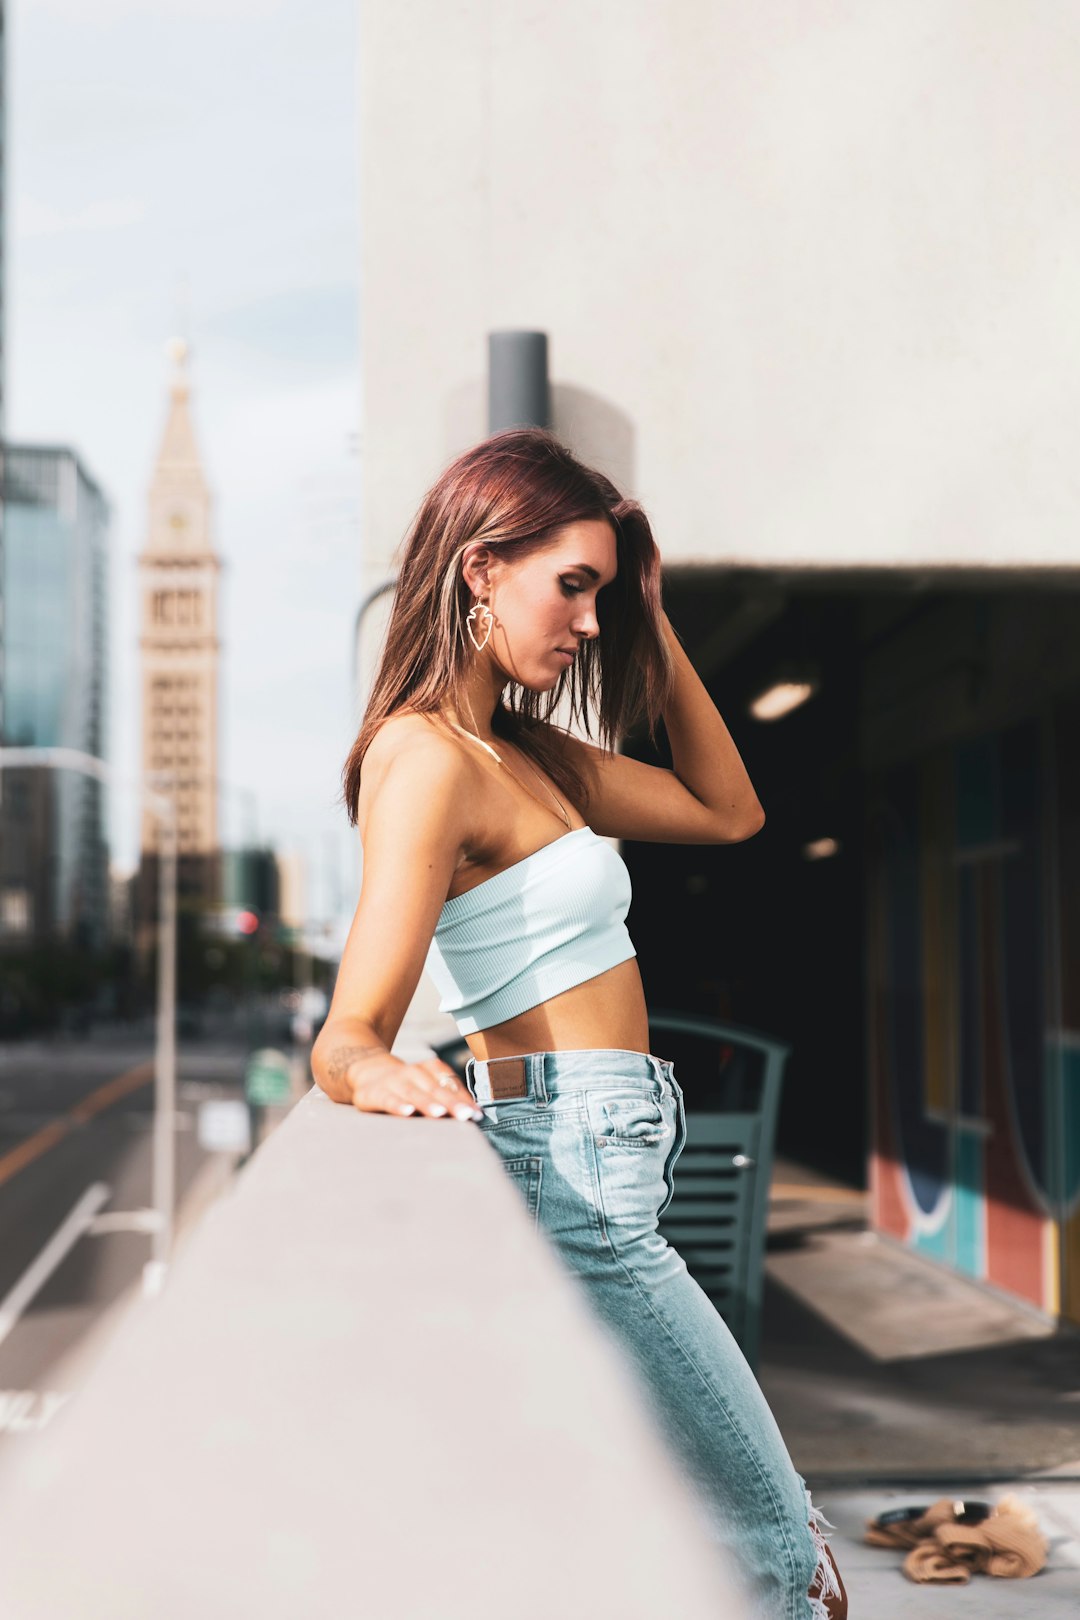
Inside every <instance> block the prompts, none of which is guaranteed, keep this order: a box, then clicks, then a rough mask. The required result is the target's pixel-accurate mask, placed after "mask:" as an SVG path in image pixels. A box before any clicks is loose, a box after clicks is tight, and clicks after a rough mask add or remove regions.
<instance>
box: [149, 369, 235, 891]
mask: <svg viewBox="0 0 1080 1620" xmlns="http://www.w3.org/2000/svg"><path fill="white" fill-rule="evenodd" d="M169 353H170V355H171V357H172V359H173V362H174V366H175V369H174V373H173V378H172V383H171V386H170V390H169V410H168V416H167V418H166V423H165V432H164V435H163V438H162V441H161V449H160V451H159V453H158V459H157V465H156V467H155V469H154V474H153V478H152V480H151V484H150V495H149V514H148V527H147V535H146V544H145V545H144V547H143V550H142V552H141V553H140V555H139V577H140V586H139V619H140V637H139V647H140V651H141V665H142V671H141V683H140V684H141V691H142V756H143V757H142V769H143V772H144V773H152V772H158V771H163V772H166V773H168V778H167V781H163V783H162V791H164V792H166V793H168V794H169V795H170V796H171V797H172V800H173V803H174V805H175V808H176V818H177V819H176V824H177V840H178V842H177V848H178V852H179V856H180V867H179V877H180V888H181V893H183V894H189V895H192V896H195V897H198V898H201V899H203V900H205V901H212V900H215V899H216V898H217V897H218V896H217V889H218V878H217V864H218V818H217V792H218V785H219V784H218V655H219V652H220V648H221V643H220V642H219V640H218V633H217V582H218V573H219V571H220V569H221V561H220V559H219V558H218V556H217V555H216V553H215V551H214V548H213V543H212V539H211V533H210V490H209V488H208V486H207V482H206V478H205V476H204V473H203V468H202V462H201V460H200V457H199V453H198V450H197V448H196V444H195V434H194V430H193V428H192V423H191V415H190V411H189V408H188V399H189V394H190V389H189V382H188V373H187V357H188V348H187V344H186V343H184V342H183V341H182V340H180V339H175V340H174V341H173V342H172V343H170V345H169ZM141 843H142V855H143V861H142V866H143V871H144V873H148V872H149V871H150V870H151V869H152V868H153V867H154V866H155V865H156V860H155V857H156V855H157V852H158V850H159V849H160V846H161V840H160V824H159V822H158V820H157V818H156V817H154V816H152V815H151V814H150V813H149V812H146V813H144V816H143V823H142V834H141ZM144 893H145V891H144ZM145 897H146V901H147V903H148V904H152V902H151V900H150V896H149V894H146V896H145ZM144 915H145V913H144Z"/></svg>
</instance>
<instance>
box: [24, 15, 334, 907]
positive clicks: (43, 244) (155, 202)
mask: <svg viewBox="0 0 1080 1620" xmlns="http://www.w3.org/2000/svg"><path fill="white" fill-rule="evenodd" d="M357 10H358V6H357V0H302V3H301V0H94V3H93V4H87V0H7V64H6V99H7V108H6V132H5V133H6V154H7V166H6V197H7V205H6V221H5V229H6V240H5V261H6V262H5V284H6V309H5V324H6V331H5V338H6V351H7V364H6V377H5V383H6V392H7V423H6V430H7V437H8V439H9V441H10V442H12V443H15V444H19V443H23V444H26V443H47V444H64V445H68V446H70V447H71V448H72V449H74V450H75V451H76V452H77V453H78V455H79V457H80V458H81V460H82V462H83V464H84V466H85V468H86V470H87V472H88V473H89V475H90V476H91V477H92V478H93V479H94V481H95V482H96V483H97V484H98V485H99V486H100V487H101V489H102V490H103V492H104V494H105V496H106V498H107V500H108V501H109V503H110V506H111V510H112V529H111V562H110V575H111V580H110V614H111V623H110V645H109V658H110V664H111V667H110V709H109V737H108V742H107V753H108V756H109V759H110V761H111V763H112V764H113V765H114V766H115V767H116V768H117V770H119V771H121V772H122V773H123V774H124V775H131V774H133V773H135V772H136V771H137V770H138V769H139V766H140V760H139V747H140V744H139V724H140V716H139V694H138V678H137V677H138V664H137V636H138V625H137V619H136V589H137V580H136V567H135V557H136V554H137V553H138V551H139V549H140V548H141V546H142V545H143V543H144V540H145V521H146V498H147V491H148V487H149V482H150V477H151V474H152V471H153V466H154V461H155V458H156V455H157V451H158V446H159V443H160V439H161V434H162V431H163V429H164V424H165V414H166V407H167V399H168V383H169V377H170V370H171V367H170V363H169V361H168V360H167V358H166V354H165V345H166V343H167V341H168V339H169V338H170V337H172V336H173V335H175V334H176V333H177V332H180V333H182V334H183V335H185V336H186V337H187V338H188V339H189V341H190V343H191V346H192V354H191V360H190V366H189V370H190V374H191V385H192V394H191V409H192V416H193V420H194V425H195V433H196V438H197V441H198V444H199V448H200V452H201V455H202V459H203V464H204V467H205V470H206V473H207V477H208V481H209V484H210V488H211V491H212V495H213V501H214V506H213V512H212V533H213V537H214V541H215V544H216V547H217V550H218V552H219V554H220V555H221V557H222V558H223V561H224V564H225V567H224V570H223V573H222V576H221V600H220V610H219V611H220V619H219V634H220V637H221V640H222V643H223V646H222V655H221V656H222V663H221V670H220V675H221V684H220V689H219V700H220V706H221V707H220V727H221V730H220V756H219V771H220V774H221V776H222V778H224V780H225V782H226V783H228V784H229V786H228V787H227V788H225V789H224V790H223V794H222V798H221V802H220V815H221V823H220V825H221V830H222V834H223V841H224V842H226V843H230V844H231V843H235V842H239V841H240V840H241V838H242V836H243V833H244V829H245V825H246V822H245V816H246V815H247V813H248V807H249V806H250V802H251V795H252V794H254V798H255V809H256V816H257V830H258V834H259V837H260V840H264V841H269V842H272V843H273V844H274V845H275V846H276V847H278V848H282V849H289V850H296V851H299V852H300V853H301V854H303V856H304V858H305V861H306V865H307V869H308V872H309V875H310V889H309V908H310V913H311V915H312V917H314V918H317V919H320V920H322V919H327V918H329V917H331V916H332V915H336V916H337V918H338V927H339V929H340V927H341V925H342V921H343V919H345V918H347V916H348V915H351V911H352V908H353V905H354V903H355V896H354V895H353V894H352V893H351V890H352V886H353V884H354V882H355V876H354V874H355V871H356V859H357V853H358V844H357V841H356V835H355V833H354V832H353V830H352V829H350V828H349V826H348V823H347V821H346V818H345V812H344V810H343V809H342V808H341V807H340V806H339V805H338V803H337V796H338V793H339V791H340V773H341V766H342V762H343V760H344V757H345V754H346V753H347V751H348V748H349V744H350V742H351V740H352V735H353V733H354V731H355V720H356V712H355V706H354V703H353V699H352V694H351V691H350V658H351V642H352V625H353V620H354V616H355V611H356V605H357V602H358V599H359V591H360V551H359V546H360V537H359V516H358V513H359V488H358V486H359V459H358V451H359V442H358V422H359V356H358V341H359V339H358V327H359V312H358V307H357V279H358V268H359V224H358V134H357V128H358V120H357V107H356V80H357V74H356V49H357ZM110 831H111V840H112V846H113V848H112V857H113V860H114V861H115V862H117V863H118V864H120V865H122V866H126V867H131V866H133V865H134V864H135V861H136V860H137V855H138V850H137V817H136V812H135V805H134V800H133V799H132V797H131V796H130V795H127V796H123V795H120V794H116V793H114V794H113V795H112V803H111V805H110Z"/></svg>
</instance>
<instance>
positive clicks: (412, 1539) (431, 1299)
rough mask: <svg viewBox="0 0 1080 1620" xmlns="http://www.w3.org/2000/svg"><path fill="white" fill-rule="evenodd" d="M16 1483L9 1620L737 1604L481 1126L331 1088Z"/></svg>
mask: <svg viewBox="0 0 1080 1620" xmlns="http://www.w3.org/2000/svg"><path fill="white" fill-rule="evenodd" d="M38 1439H39V1442H40V1443H36V1444H35V1446H34V1449H33V1452H32V1453H30V1454H29V1458H28V1460H26V1458H25V1456H24V1460H23V1461H22V1462H21V1463H20V1466H19V1469H18V1472H17V1474H16V1473H14V1472H13V1471H12V1469H11V1466H10V1462H8V1463H7V1465H6V1466H5V1467H4V1468H3V1470H2V1471H0V1515H2V1518H3V1523H4V1527H5V1555H4V1590H5V1608H4V1612H5V1615H6V1616H8V1617H10V1620H46V1617H48V1620H55V1616H57V1615H61V1614H62V1615H65V1616H70V1617H72V1620H145V1617H146V1616H147V1615H150V1614H153V1615H154V1616H155V1620H181V1617H183V1620H190V1616H192V1615H194V1614H198V1615H199V1616H200V1617H201V1620H211V1617H216V1616H221V1617H222V1620H224V1617H226V1616H228V1617H229V1620H234V1617H235V1616H236V1615H240V1614H243V1615H247V1614H258V1615H259V1616H260V1620H276V1617H280V1620H295V1617H296V1616H297V1615H300V1614H303V1615H305V1616H307V1617H312V1620H315V1617H320V1616H323V1615H325V1616H327V1617H329V1616H331V1615H333V1616H334V1620H339V1617H340V1616H341V1615H343V1614H344V1615H353V1614H355V1615H365V1616H371V1617H372V1620H398V1617H406V1616H408V1617H410V1620H421V1617H423V1620H431V1617H433V1616H438V1620H466V1616H468V1617H469V1620H485V1617H488V1616H490V1617H491V1620H495V1617H496V1616H498V1617H500V1620H502V1617H504V1616H505V1615H506V1614H507V1613H508V1612H512V1613H513V1614H514V1616H515V1617H516V1620H541V1617H543V1620H550V1616H552V1615H554V1614H563V1613H566V1614H582V1615H584V1614H588V1615H590V1616H595V1617H598V1620H599V1617H606V1616H611V1617H612V1620H614V1617H616V1616H617V1617H619V1620H634V1617H637V1616H641V1617H642V1620H645V1617H646V1616H648V1617H649V1620H652V1617H654V1616H655V1615H657V1614H678V1615H679V1616H680V1617H681V1620H696V1617H699V1616H700V1617H701V1620H705V1617H706V1616H708V1617H709V1620H715V1617H716V1616H717V1615H719V1614H723V1615H724V1616H725V1620H738V1617H739V1615H740V1614H741V1613H742V1612H743V1611H742V1609H741V1607H740V1605H739V1602H738V1600H737V1599H736V1598H735V1597H734V1596H733V1593H732V1590H731V1587H730V1585H729V1583H728V1580H727V1578H726V1571H725V1570H724V1568H723V1567H722V1565H721V1562H720V1559H719V1554H718V1553H717V1551H716V1550H715V1548H714V1547H713V1546H712V1544H711V1543H710V1541H709V1539H708V1535H707V1532H706V1528H705V1525H704V1521H703V1518H702V1517H701V1516H700V1514H699V1510H698V1508H697V1504H696V1502H695V1501H694V1499H693V1497H692V1495H691V1492H690V1489H689V1487H688V1486H687V1485H686V1484H685V1482H684V1481H683V1479H682V1478H681V1476H680V1475H679V1473H678V1471H677V1469H676V1466H675V1464H674V1462H673V1460H672V1459H671V1457H670V1456H669V1454H668V1452H667V1451H666V1449H665V1448H664V1446H663V1443H662V1441H661V1439H660V1436H659V1434H658V1433H657V1432H656V1431H655V1430H654V1428H653V1427H652V1424H651V1420H650V1419H649V1418H648V1416H647V1415H646V1413H645V1411H644V1409H643V1408H642V1407H641V1405H640V1404H639V1402H638V1399H637V1392H636V1389H635V1388H634V1386H633V1384H632V1382H631V1378H630V1374H629V1372H628V1370H627V1369H626V1368H625V1367H624V1366H623V1363H622V1361H621V1359H620V1356H619V1354H618V1352H617V1351H616V1348H615V1346H614V1344H613V1342H612V1341H610V1340H609V1339H608V1338H607V1337H606V1336H605V1335H604V1334H603V1332H602V1330H601V1329H600V1327H599V1325H598V1324H597V1323H596V1322H595V1320H594V1318H593V1317H592V1315H591V1313H590V1312H589V1311H588V1309H587V1307H586V1305H585V1302H584V1299H583V1297H582V1296H581V1295H580V1294H579V1292H578V1289H577V1286H576V1284H574V1282H573V1280H572V1279H571V1278H570V1276H569V1274H568V1273H566V1272H565V1270H564V1268H563V1267H562V1265H561V1263H560V1262H559V1260H558V1257H557V1256H556V1254H555V1252H554V1251H553V1250H552V1249H551V1248H550V1247H549V1245H548V1244H547V1242H546V1240H545V1239H544V1238H543V1237H542V1235H541V1236H538V1235H537V1234H536V1233H534V1231H533V1230H532V1228H531V1227H530V1225H529V1223H528V1220H527V1217H526V1215H525V1212H524V1208H523V1206H522V1205H521V1203H520V1199H519V1197H518V1194H517V1192H516V1191H515V1189H514V1188H513V1187H512V1185H511V1184H510V1182H509V1180H508V1179H507V1177H506V1176H505V1175H504V1173H503V1172H502V1169H501V1166H499V1165H498V1164H497V1162H496V1161H495V1158H494V1156H493V1154H492V1152H491V1149H490V1147H489V1145H488V1144H487V1143H486V1142H485V1141H484V1139H483V1137H482V1135H481V1133H480V1132H479V1131H478V1130H477V1129H476V1128H475V1126H472V1125H469V1124H467V1123H462V1122H459V1121H454V1120H449V1119H443V1120H418V1119H408V1120H398V1119H393V1118H390V1117H389V1116H382V1115H371V1116H368V1115H361V1114H359V1113H357V1112H356V1111H355V1110H353V1109H349V1108H344V1107H341V1106H339V1105H337V1104H334V1103H332V1102H330V1101H329V1099H328V1098H327V1097H325V1096H324V1095H323V1094H322V1092H320V1091H318V1090H312V1091H311V1092H310V1093H308V1095H307V1096H305V1097H304V1098H303V1099H302V1100H301V1101H300V1102H299V1103H298V1104H297V1105H296V1107H295V1108H294V1109H293V1111H292V1113H291V1114H290V1115H289V1117H288V1118H287V1119H286V1120H285V1121H284V1123H283V1124H282V1125H280V1126H279V1127H278V1129H277V1130H276V1131H275V1132H274V1133H273V1135H272V1136H271V1137H270V1138H269V1139H268V1140H267V1141H266V1142H265V1143H264V1144H263V1146H262V1147H261V1148H260V1149H259V1151H258V1153H257V1154H256V1155H255V1157H254V1158H253V1159H252V1160H251V1162H250V1163H249V1164H248V1165H247V1166H246V1167H245V1168H244V1169H243V1170H242V1171H241V1172H240V1174H239V1175H238V1176H237V1178H236V1183H235V1187H234V1189H233V1191H232V1192H231V1193H230V1194H229V1196H228V1197H226V1198H225V1199H223V1200H222V1201H221V1202H220V1203H218V1204H215V1205H214V1206H213V1207H211V1209H210V1210H209V1212H208V1213H207V1215H206V1216H205V1217H204V1219H203V1221H202V1222H201V1224H200V1225H199V1226H198V1227H197V1228H196V1229H195V1230H194V1231H193V1232H192V1233H191V1234H190V1235H189V1237H188V1238H187V1241H186V1244H185V1246H184V1248H183V1250H182V1252H181V1253H180V1255H179V1256H178V1258H177V1260H176V1262H175V1264H174V1266H173V1268H172V1271H171V1274H170V1277H169V1280H168V1282H167V1284H166V1287H165V1290H164V1292H163V1293H162V1295H161V1296H160V1297H159V1298H157V1299H155V1300H149V1301H142V1302H140V1303H139V1304H138V1305H137V1306H136V1307H135V1308H134V1309H133V1311H132V1313H131V1316H130V1319H129V1322H128V1324H127V1325H126V1327H125V1329H124V1331H123V1332H122V1333H121V1334H119V1335H118V1336H117V1339H116V1341H115V1342H114V1344H113V1345H112V1346H111V1347H110V1349H109V1351H108V1353H107V1354H106V1355H105V1356H104V1357H103V1358H102V1360H101V1361H100V1362H99V1363H98V1365H97V1366H96V1367H95V1368H94V1370H93V1372H92V1374H91V1376H90V1379H89V1381H88V1383H87V1384H86V1386H85V1387H84V1389H83V1390H82V1392H81V1393H80V1394H79V1395H78V1396H76V1397H73V1399H72V1400H71V1401H70V1402H69V1403H68V1405H67V1406H66V1407H65V1408H64V1410H63V1411H62V1412H60V1413H59V1414H58V1416H57V1417H56V1419H55V1420H54V1422H53V1424H52V1425H50V1427H49V1429H47V1430H45V1431H43V1432H42V1434H41V1435H40V1437H38Z"/></svg>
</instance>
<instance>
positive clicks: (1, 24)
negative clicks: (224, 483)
mask: <svg viewBox="0 0 1080 1620" xmlns="http://www.w3.org/2000/svg"><path fill="white" fill-rule="evenodd" d="M4 9H5V8H4V0H0V747H2V746H3V742H4V434H5V433H6V431H7V427H6V420H7V419H6V415H5V411H4V397H5V388H4V373H5V370H6V355H7V345H6V343H5V340H4V307H5V272H4V239H5V234H6V233H5V230H4V219H5V213H6V203H7V185H6V170H7V90H6V77H7V35H6V21H5V17H4ZM3 797H4V784H3V773H2V772H0V806H2V804H3ZM0 815H2V811H0ZM0 836H2V830H0Z"/></svg>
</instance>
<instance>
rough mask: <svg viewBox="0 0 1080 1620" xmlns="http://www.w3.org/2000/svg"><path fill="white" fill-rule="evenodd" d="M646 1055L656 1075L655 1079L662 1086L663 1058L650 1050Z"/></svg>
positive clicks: (663, 1077)
mask: <svg viewBox="0 0 1080 1620" xmlns="http://www.w3.org/2000/svg"><path fill="white" fill-rule="evenodd" d="M648 1057H649V1062H650V1063H651V1064H652V1066H653V1074H654V1076H655V1077H656V1079H657V1080H658V1081H659V1082H660V1085H661V1087H663V1084H664V1080H665V1079H666V1076H665V1074H664V1060H663V1058H658V1057H657V1056H656V1055H655V1053H653V1052H650V1053H649V1054H648Z"/></svg>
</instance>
